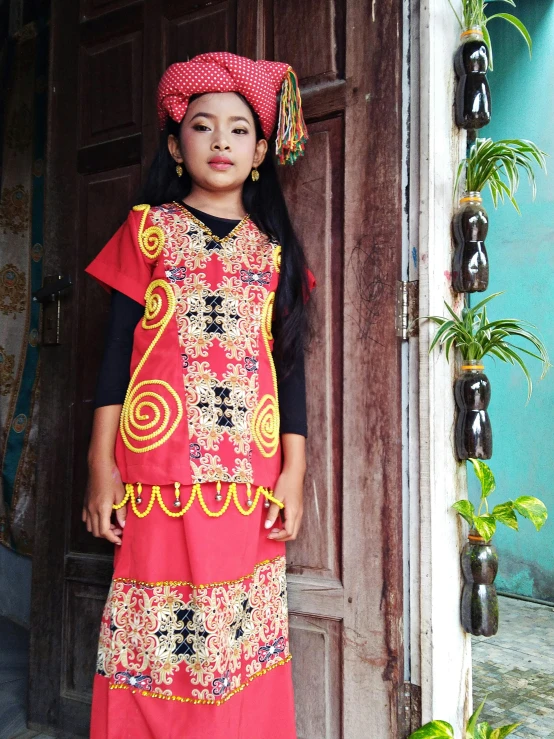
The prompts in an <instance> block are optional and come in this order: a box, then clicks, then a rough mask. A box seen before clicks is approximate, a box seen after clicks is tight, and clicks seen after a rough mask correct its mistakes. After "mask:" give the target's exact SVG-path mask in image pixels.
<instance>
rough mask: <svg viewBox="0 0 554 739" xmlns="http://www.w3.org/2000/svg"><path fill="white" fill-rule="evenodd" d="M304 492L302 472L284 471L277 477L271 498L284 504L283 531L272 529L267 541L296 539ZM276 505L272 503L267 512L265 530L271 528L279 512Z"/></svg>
mask: <svg viewBox="0 0 554 739" xmlns="http://www.w3.org/2000/svg"><path fill="white" fill-rule="evenodd" d="M303 490H304V472H303V471H297V470H294V469H288V470H287V469H285V470H283V471H282V472H281V474H280V475H279V478H278V480H277V483H276V484H275V489H274V491H273V497H274V498H277V500H280V501H281V502H283V503H284V504H285V507H284V508H283V513H284V517H285V521H284V528H283V529H273V531H272V532H271V533H270V534H268V537H267V538H268V539H273V540H274V541H291V540H293V539H296V537H297V536H298V531H299V529H300V523H301V521H302V513H303V510H304V507H303V500H302V499H303ZM280 510H281V509H280V508H279V506H278V505H277V503H272V504H271V505H270V506H269V509H268V511H267V519H266V523H265V527H266V528H271V526H273V524H274V523H275V520H276V519H277V514H278V513H279V512H280Z"/></svg>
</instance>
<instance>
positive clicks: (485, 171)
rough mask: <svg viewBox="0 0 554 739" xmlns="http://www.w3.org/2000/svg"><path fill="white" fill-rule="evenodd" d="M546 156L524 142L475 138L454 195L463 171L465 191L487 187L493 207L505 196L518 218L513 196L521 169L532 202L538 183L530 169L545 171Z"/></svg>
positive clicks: (457, 183)
mask: <svg viewBox="0 0 554 739" xmlns="http://www.w3.org/2000/svg"><path fill="white" fill-rule="evenodd" d="M547 156H548V155H547V154H546V152H544V151H542V150H541V149H539V147H538V146H537V145H536V144H534V143H533V142H532V141H527V140H526V139H500V140H499V141H493V140H492V139H486V138H485V139H477V140H476V141H475V143H474V144H472V146H471V148H470V151H469V155H468V156H467V157H466V158H465V159H462V161H461V162H460V164H459V165H458V171H457V174H456V182H455V186H454V191H455V192H457V189H458V185H459V182H460V179H461V176H462V174H463V172H464V170H465V174H466V177H465V190H466V191H467V192H481V191H482V190H483V189H484V188H485V186H486V185H488V186H489V189H490V192H491V195H492V201H493V203H494V207H495V208H496V207H497V206H498V202H499V201H502V202H504V196H505V195H506V196H507V198H508V200H509V201H510V202H511V203H512V205H513V206H514V208H515V209H516V210H517V212H518V213H519V214H520V215H521V211H520V210H519V206H518V204H517V202H516V199H515V197H514V196H515V193H516V191H517V189H518V187H519V173H520V170H523V171H524V172H526V173H527V177H528V180H529V185H530V186H531V193H532V196H533V200H534V199H535V196H536V193H537V184H536V181H535V173H534V170H533V167H534V166H535V164H538V165H539V167H540V168H541V169H542V170H544V171H545V172H546V157H547Z"/></svg>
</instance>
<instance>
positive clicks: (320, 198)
mask: <svg viewBox="0 0 554 739" xmlns="http://www.w3.org/2000/svg"><path fill="white" fill-rule="evenodd" d="M308 131H309V135H310V139H309V146H310V156H309V157H306V158H305V159H300V160H297V162H296V163H295V165H294V167H292V168H291V169H290V170H285V171H283V172H282V174H283V182H284V185H285V191H286V195H287V202H288V203H290V211H291V216H292V218H293V221H294V222H295V223H296V224H298V233H299V236H300V238H301V239H302V241H303V243H304V246H305V249H306V254H307V257H308V260H309V263H310V264H311V265H312V266H313V270H314V272H315V273H316V275H317V277H316V279H317V289H316V290H315V291H314V292H313V295H312V298H313V300H314V308H315V310H314V324H315V327H316V331H317V333H316V335H315V336H314V339H313V341H312V344H311V347H310V350H309V351H308V352H307V353H306V386H307V394H308V397H309V400H310V402H309V409H308V444H307V456H308V460H309V465H308V471H307V476H306V495H305V498H306V500H305V507H304V517H303V519H302V527H303V531H302V535H301V536H300V537H299V539H298V540H297V541H295V542H292V543H290V544H289V545H288V554H287V556H288V564H289V572H290V573H294V574H301V573H302V572H304V571H306V572H307V573H309V574H310V576H313V577H322V578H334V579H335V580H340V578H341V572H340V545H341V541H340V530H341V513H340V507H341V499H342V482H341V481H342V441H341V440H342V412H341V406H342V397H341V396H342V349H341V347H342V340H341V323H340V315H341V312H342V311H341V304H342V290H341V280H340V275H341V274H342V263H343V239H342V232H343V229H342V207H343V192H344V183H343V180H344V158H343V153H342V152H343V140H344V125H343V118H342V116H336V115H335V116H333V117H329V118H327V119H325V120H323V121H319V122H318V123H313V124H309V125H308Z"/></svg>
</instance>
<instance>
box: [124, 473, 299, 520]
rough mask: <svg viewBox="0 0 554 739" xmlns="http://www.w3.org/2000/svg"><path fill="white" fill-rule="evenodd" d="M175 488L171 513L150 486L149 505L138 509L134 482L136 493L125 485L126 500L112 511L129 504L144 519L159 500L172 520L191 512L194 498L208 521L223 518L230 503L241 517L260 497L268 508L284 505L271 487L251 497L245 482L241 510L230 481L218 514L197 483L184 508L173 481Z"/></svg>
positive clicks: (156, 487)
mask: <svg viewBox="0 0 554 739" xmlns="http://www.w3.org/2000/svg"><path fill="white" fill-rule="evenodd" d="M174 487H175V499H174V501H173V506H174V507H175V508H176V509H177V510H175V511H172V510H170V509H169V508H168V507H167V505H166V504H165V502H164V499H163V497H162V494H161V489H160V486H159V485H152V486H151V493H150V500H149V501H148V504H147V506H146V508H144V510H140V509H139V507H138V506H139V505H140V504H141V503H142V495H143V490H142V488H143V486H142V483H140V482H137V483H136V488H137V490H136V494H135V485H134V484H133V483H127V484H126V485H125V497H124V498H123V500H122V501H121V503H116V504H114V505H113V506H112V507H113V508H114V510H117V509H118V508H123V506H124V505H126V504H127V503H128V502H129V501H130V502H131V508H132V509H133V512H134V513H135V515H137V516H138V517H139V518H144V517H145V516H147V515H148V514H149V513H150V511H151V510H152V508H153V506H154V503H155V502H156V500H157V501H158V505H159V506H160V508H161V509H162V510H163V512H164V513H166V514H167V515H168V516H171V518H180V517H181V516H184V515H185V513H186V512H187V511H188V510H189V509H190V507H191V506H192V504H193V503H194V501H195V499H196V498H198V502H199V503H200V505H201V507H202V509H203V511H204V512H205V513H206V515H207V516H210V517H211V518H219V516H222V515H223V514H224V513H225V511H226V510H227V508H228V507H229V505H230V504H231V501H234V503H235V506H236V507H237V510H238V511H239V512H240V513H242V515H243V516H249V515H250V514H251V513H252V512H253V511H254V510H255V508H256V505H257V503H258V500H259V499H260V497H261V496H262V495H263V497H264V498H265V504H264V505H265V506H266V507H267V508H269V506H270V504H271V503H276V504H277V505H278V506H279V508H284V507H285V506H284V503H282V501H280V500H277V498H274V497H273V495H272V493H273V490H270V488H267V487H265V486H263V485H258V487H257V489H256V493H255V495H254V498H252V490H251V488H250V483H249V482H248V483H246V506H247V507H246V508H244V507H243V505H242V503H241V502H240V500H239V496H238V493H237V483H236V482H231V483H229V484H228V487H227V494H226V496H225V500H224V502H223V505H222V506H221V508H220V509H219V510H218V511H212V510H211V509H210V508H208V505H207V503H206V501H205V498H204V495H203V493H202V485H201V483H199V482H197V483H195V484H194V485H193V486H192V490H191V493H190V496H189V499H188V500H187V502H186V503H185V504H184V505H183V502H182V500H181V483H180V482H176V483H174ZM216 491H217V492H216V496H215V499H216V501H218V502H220V501H222V500H223V496H222V495H221V482H220V481H219V480H218V481H217V485H216Z"/></svg>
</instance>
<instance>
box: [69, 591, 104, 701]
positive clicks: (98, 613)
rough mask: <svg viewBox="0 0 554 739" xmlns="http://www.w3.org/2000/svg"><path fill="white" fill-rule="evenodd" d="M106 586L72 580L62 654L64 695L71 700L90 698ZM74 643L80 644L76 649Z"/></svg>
mask: <svg viewBox="0 0 554 739" xmlns="http://www.w3.org/2000/svg"><path fill="white" fill-rule="evenodd" d="M105 602H106V589H105V587H103V586H98V585H97V586H94V585H91V584H90V583H86V584H85V583H80V582H75V581H73V582H72V581H69V582H68V586H67V591H66V599H65V604H64V605H65V613H66V629H65V639H64V651H63V657H62V694H63V695H64V696H65V697H66V698H67V699H70V700H77V701H90V699H91V698H92V684H91V680H90V676H91V675H94V671H95V670H96V652H97V649H98V623H99V619H100V618H101V617H102V611H103V608H104V603H105ZM75 645H79V648H78V649H76V648H75Z"/></svg>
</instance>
